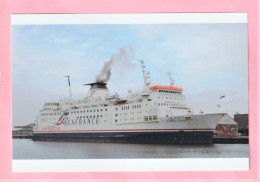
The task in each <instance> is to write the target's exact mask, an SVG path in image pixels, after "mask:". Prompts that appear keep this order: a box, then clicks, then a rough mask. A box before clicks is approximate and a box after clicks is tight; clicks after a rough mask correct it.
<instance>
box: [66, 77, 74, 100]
mask: <svg viewBox="0 0 260 182" xmlns="http://www.w3.org/2000/svg"><path fill="white" fill-rule="evenodd" d="M64 77H67V78H68V84H69V93H70V99H72V92H71V86H70V76H64Z"/></svg>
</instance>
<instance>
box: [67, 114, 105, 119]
mask: <svg viewBox="0 0 260 182" xmlns="http://www.w3.org/2000/svg"><path fill="white" fill-rule="evenodd" d="M95 117H96V115H93V118H95ZM99 117H101V118H102V117H103V116H102V115H97V118H99ZM79 118H92V116H77V119H79ZM67 119H68V117H67Z"/></svg>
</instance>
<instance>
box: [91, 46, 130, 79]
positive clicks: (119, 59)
mask: <svg viewBox="0 0 260 182" xmlns="http://www.w3.org/2000/svg"><path fill="white" fill-rule="evenodd" d="M118 50H119V52H118V53H116V54H113V55H112V57H111V59H110V60H109V61H107V62H105V63H104V65H103V68H102V70H101V72H100V73H99V74H98V75H96V82H98V83H100V82H101V83H103V82H108V80H109V79H110V77H111V74H112V73H111V68H112V66H113V65H114V64H115V63H120V64H119V65H120V67H122V69H129V68H130V67H133V65H132V64H131V60H132V58H133V56H134V50H133V49H132V47H131V46H124V47H119V48H118Z"/></svg>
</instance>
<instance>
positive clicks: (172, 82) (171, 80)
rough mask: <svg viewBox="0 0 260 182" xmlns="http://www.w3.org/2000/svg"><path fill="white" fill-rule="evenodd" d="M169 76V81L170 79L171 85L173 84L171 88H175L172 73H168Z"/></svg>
mask: <svg viewBox="0 0 260 182" xmlns="http://www.w3.org/2000/svg"><path fill="white" fill-rule="evenodd" d="M168 75H169V79H170V84H171V86H173V84H174V80H173V79H172V73H171V72H168Z"/></svg>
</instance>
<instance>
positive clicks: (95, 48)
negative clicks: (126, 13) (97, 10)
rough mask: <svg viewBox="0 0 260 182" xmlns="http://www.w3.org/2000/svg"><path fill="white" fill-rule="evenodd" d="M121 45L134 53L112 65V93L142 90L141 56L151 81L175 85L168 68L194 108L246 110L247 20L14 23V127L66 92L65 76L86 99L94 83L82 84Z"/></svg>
mask: <svg viewBox="0 0 260 182" xmlns="http://www.w3.org/2000/svg"><path fill="white" fill-rule="evenodd" d="M122 47H128V48H131V49H132V50H133V55H131V59H129V60H128V61H125V62H120V61H119V62H117V63H115V64H114V65H113V67H112V75H111V79H110V80H109V82H108V88H109V90H110V92H111V93H118V94H119V95H120V96H121V97H125V96H126V95H127V92H128V89H131V90H132V91H140V90H141V89H142V86H143V78H142V72H141V66H140V63H139V62H138V61H137V60H144V63H145V65H146V70H147V71H149V72H150V77H151V82H152V84H151V85H157V84H160V85H170V81H169V78H168V72H171V73H172V77H173V79H174V82H175V86H177V87H181V88H183V89H184V92H183V94H184V95H185V96H186V103H187V105H188V106H190V107H191V108H192V110H193V112H194V113H195V114H196V113H199V112H200V111H201V110H203V111H204V112H205V113H216V112H228V113H229V114H230V115H231V116H233V115H234V113H236V112H239V113H241V114H245V113H248V39H247V24H245V23H237V24H236V23H225V24H224V23H223V24H221V23H218V24H213V23H207V24H151V25H149V24H146V25H142V24H139V25H135V24H117V25H113V24H106V25H105V24H104V25H103V24H99V25H98V24H97V25H94V24H85V25H12V112H13V114H12V117H13V125H24V124H29V123H32V122H33V121H34V120H35V119H36V115H37V113H38V111H39V110H40V109H42V107H43V104H44V103H45V102H47V101H57V100H59V99H62V98H67V97H69V89H68V83H67V78H65V77H64V76H66V75H70V76H71V86H72V95H73V98H75V99H80V98H84V97H85V95H86V93H87V92H88V90H89V87H88V86H83V84H85V83H90V82H93V81H94V80H95V77H96V75H98V74H99V72H100V71H101V69H102V66H103V64H104V63H105V62H106V61H108V60H110V58H111V56H112V55H113V54H117V53H118V52H119V49H120V48H122ZM222 95H225V97H224V98H223V99H219V98H220V97H221V96H222ZM217 104H219V105H220V106H221V107H220V108H218V107H217Z"/></svg>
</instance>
